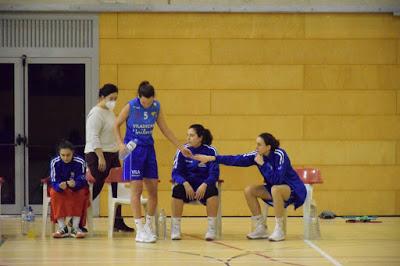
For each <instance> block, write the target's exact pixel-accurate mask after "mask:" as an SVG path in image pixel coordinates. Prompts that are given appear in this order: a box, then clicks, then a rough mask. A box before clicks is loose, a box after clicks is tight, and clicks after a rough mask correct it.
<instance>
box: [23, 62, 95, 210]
mask: <svg viewBox="0 0 400 266" xmlns="http://www.w3.org/2000/svg"><path fill="white" fill-rule="evenodd" d="M30 64H61V65H62V64H84V65H85V113H86V114H88V113H89V111H90V109H91V102H92V98H91V97H92V95H91V93H90V92H91V91H92V90H90V88H92V78H91V74H92V62H91V60H90V58H78V57H76V58H64V57H51V58H50V57H27V59H26V69H28V66H29V65H30ZM25 75H26V77H25V88H26V89H25V92H24V93H25V99H26V101H25V132H24V134H25V136H28V132H29V123H28V121H29V119H28V115H29V114H28V105H29V101H28V89H29V88H28V79H29V76H28V71H25ZM85 117H86V116H85ZM85 124H86V121H85ZM28 143H29V139H28ZM54 144H55V145H56V144H57V143H54ZM24 148H25V161H26V162H28V160H29V147H27V146H26V145H25V146H24ZM49 163H50V162H49ZM25 178H26V180H25V188H24V191H25V195H24V198H25V205H30V206H32V208H33V211H34V212H35V213H42V204H29V164H28V163H27V164H26V167H25Z"/></svg>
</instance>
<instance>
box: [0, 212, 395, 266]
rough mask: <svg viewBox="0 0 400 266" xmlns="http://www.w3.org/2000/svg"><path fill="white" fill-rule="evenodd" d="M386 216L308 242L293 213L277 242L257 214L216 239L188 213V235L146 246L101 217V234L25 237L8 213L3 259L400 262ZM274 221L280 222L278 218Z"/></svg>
mask: <svg viewBox="0 0 400 266" xmlns="http://www.w3.org/2000/svg"><path fill="white" fill-rule="evenodd" d="M380 220H382V221H383V223H380V224H348V223H345V222H344V220H343V219H342V218H336V219H335V220H331V221H329V220H325V221H321V231H322V238H321V239H320V240H314V241H304V240H303V236H302V220H301V218H288V236H287V239H286V241H283V242H277V243H271V242H269V241H267V240H252V241H250V240H247V239H246V238H245V235H246V233H247V232H248V231H249V229H250V228H249V227H250V219H249V218H223V239H222V240H219V241H214V242H206V241H204V240H203V236H204V232H205V230H206V219H205V218H184V219H183V221H182V231H183V233H184V236H183V240H181V241H171V240H159V241H158V242H157V243H155V244H139V243H135V241H134V234H124V233H117V234H116V235H115V237H114V238H113V239H112V240H109V239H107V234H106V228H107V219H105V218H98V219H95V230H94V232H95V235H94V236H93V237H88V238H85V239H72V238H68V239H52V238H50V237H47V238H46V239H41V238H40V237H37V238H35V239H29V238H27V237H23V236H21V235H20V232H19V231H20V225H19V220H18V219H17V218H15V217H4V216H3V217H1V226H2V232H3V243H2V245H1V246H0V265H139V264H140V265H152V266H155V265H174V266H177V265H190V266H195V265H246V266H247V265H251V266H253V265H400V218H381V219H380ZM127 222H128V224H130V225H132V219H127ZM36 223H37V224H38V227H40V224H41V221H40V220H37V221H36ZM268 224H269V227H270V228H273V220H272V219H270V220H269V222H268Z"/></svg>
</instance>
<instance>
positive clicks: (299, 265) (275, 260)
mask: <svg viewBox="0 0 400 266" xmlns="http://www.w3.org/2000/svg"><path fill="white" fill-rule="evenodd" d="M185 235H187V236H190V237H192V238H195V239H202V238H200V237H197V236H195V235H189V234H185ZM250 241H251V240H250ZM255 241H257V240H255ZM211 243H213V244H217V245H221V246H225V247H228V248H232V249H236V250H239V251H245V252H246V253H247V254H245V255H244V256H247V255H250V254H253V255H256V256H259V257H262V258H265V259H267V260H269V261H273V262H280V263H283V264H288V265H295V266H304V265H302V264H298V263H292V262H287V261H282V260H278V259H275V258H273V257H270V256H268V255H264V254H261V253H259V252H253V251H248V250H245V249H242V248H238V247H235V246H232V245H229V244H226V243H223V242H221V241H211ZM233 258H234V257H231V258H228V260H229V259H231V260H232V259H233Z"/></svg>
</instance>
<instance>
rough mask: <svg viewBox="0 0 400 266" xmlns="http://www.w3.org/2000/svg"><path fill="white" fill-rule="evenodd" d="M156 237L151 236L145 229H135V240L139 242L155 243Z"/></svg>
mask: <svg viewBox="0 0 400 266" xmlns="http://www.w3.org/2000/svg"><path fill="white" fill-rule="evenodd" d="M156 240H157V239H154V238H152V237H151V236H150V235H149V234H147V233H146V231H145V230H141V231H136V238H135V241H136V242H140V243H155V242H156Z"/></svg>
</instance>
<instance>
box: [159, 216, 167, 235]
mask: <svg viewBox="0 0 400 266" xmlns="http://www.w3.org/2000/svg"><path fill="white" fill-rule="evenodd" d="M158 239H164V240H165V239H167V216H166V215H165V211H164V209H161V211H160V215H159V216H158Z"/></svg>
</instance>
